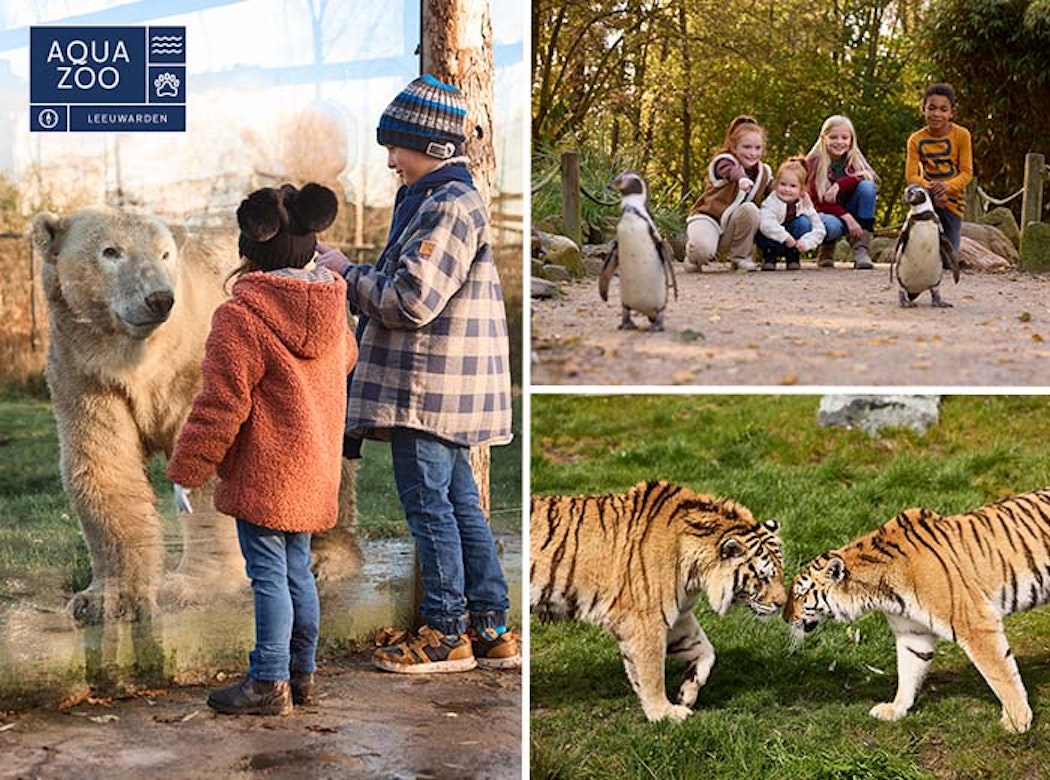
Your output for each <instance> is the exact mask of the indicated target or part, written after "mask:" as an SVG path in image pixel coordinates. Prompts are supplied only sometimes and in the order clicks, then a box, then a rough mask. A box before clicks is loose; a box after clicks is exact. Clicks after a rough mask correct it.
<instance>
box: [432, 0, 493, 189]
mask: <svg viewBox="0 0 1050 780" xmlns="http://www.w3.org/2000/svg"><path fill="white" fill-rule="evenodd" d="M422 51H423V72H424V73H431V74H433V75H434V76H436V77H437V78H439V79H441V80H442V81H444V82H446V83H448V84H453V85H454V86H456V87H459V89H460V90H461V91H462V92H463V97H464V98H465V99H466V101H467V123H466V126H467V142H466V145H465V152H466V155H467V157H469V158H470V169H471V173H472V174H473V176H474V183H475V184H476V185H477V188H478V191H479V192H480V193H481V196H482V197H483V198H484V199H485V203H486V204H490V203H491V200H492V189H493V185H494V183H495V173H496V152H495V147H494V146H493V143H492V95H493V92H492V78H493V71H494V69H495V66H494V63H493V57H492V21H491V19H490V17H489V4H488V0H423V49H422Z"/></svg>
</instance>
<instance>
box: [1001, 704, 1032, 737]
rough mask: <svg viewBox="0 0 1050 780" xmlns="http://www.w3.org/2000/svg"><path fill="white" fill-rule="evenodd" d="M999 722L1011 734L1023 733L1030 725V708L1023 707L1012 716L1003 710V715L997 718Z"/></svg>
mask: <svg viewBox="0 0 1050 780" xmlns="http://www.w3.org/2000/svg"><path fill="white" fill-rule="evenodd" d="M999 724H1000V725H1001V726H1002V727H1003V728H1004V729H1005V730H1006V731H1009V732H1010V733H1011V734H1024V733H1025V732H1026V731H1028V729H1029V728H1031V727H1032V708H1031V707H1025V708H1024V709H1023V710H1022V711H1021V712H1018V713H1015V714H1014V715H1013V716H1012V717H1011V716H1010V715H1009V714H1008V713H1007V712H1006V710H1003V716H1002V717H1001V718H999Z"/></svg>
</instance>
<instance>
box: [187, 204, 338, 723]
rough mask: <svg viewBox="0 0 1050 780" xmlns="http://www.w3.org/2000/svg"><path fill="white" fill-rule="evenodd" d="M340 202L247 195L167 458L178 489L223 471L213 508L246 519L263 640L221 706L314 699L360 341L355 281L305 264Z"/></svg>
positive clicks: (281, 705) (241, 527)
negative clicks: (327, 536) (328, 551)
mask: <svg viewBox="0 0 1050 780" xmlns="http://www.w3.org/2000/svg"><path fill="white" fill-rule="evenodd" d="M336 210H337V202H336V198H335V195H334V193H332V191H331V190H329V189H328V188H326V187H322V186H320V185H317V184H307V185H306V186H305V187H303V189H302V190H296V188H295V187H293V186H291V185H288V184H286V185H284V186H282V187H281V188H280V189H270V188H267V189H263V190H259V191H257V192H253V193H252V194H251V195H249V196H248V198H247V199H246V200H245V201H243V202H242V203H241V205H240V207H239V208H238V209H237V221H238V224H239V225H240V228H241V237H240V253H241V256H242V264H241V266H240V267H239V268H238V269H237V271H235V272H234V276H236V277H237V279H236V282H235V283H234V285H233V291H232V292H233V295H232V298H231V299H230V300H229V301H227V302H226V303H224V304H223V305H221V306H220V307H219V308H218V309H217V310H216V311H215V314H214V316H213V318H212V329H211V333H210V335H209V336H208V341H207V345H206V347H205V354H204V362H203V363H202V369H203V375H204V384H203V387H202V389H201V391H200V393H198V395H197V397H196V398H195V399H194V401H193V408H192V410H191V411H190V415H189V418H188V419H187V421H186V424H185V426H183V429H182V432H181V434H180V435H179V440H178V442H177V443H176V445H175V451H174V452H173V453H172V456H171V460H170V461H169V462H168V476H169V477H170V478H171V480H172V481H173V482H175V483H176V485H179V486H187V487H197V486H199V485H201V484H203V483H204V482H205V481H206V480H207V479H208V478H209V477H210V476H211V475H212V473H216V474H218V477H219V481H218V483H217V485H216V487H215V508H216V509H218V510H219V511H220V512H225V513H226V514H229V515H232V516H234V517H236V518H237V536H238V539H239V540H240V545H241V552H242V553H243V554H244V559H245V564H246V569H247V574H248V577H249V579H250V580H251V583H252V593H253V596H254V604H255V649H254V650H252V652H251V654H250V655H249V666H248V674H247V675H246V676H245V677H244V679H243V680H242V681H240V682H238V683H236V684H234V685H230V686H227V687H225V688H221V689H219V690H216V691H213V692H212V693H211V695H210V696H209V697H208V705H209V706H210V707H212V708H213V709H215V710H217V711H218V712H224V713H244V714H269V715H286V714H288V713H289V712H291V710H292V703H293V702H295V703H300V704H301V703H306V702H308V700H309V699H310V697H311V696H312V694H313V672H314V669H315V654H316V650H317V636H318V625H319V621H320V609H319V604H318V598H317V586H316V584H315V582H314V578H313V575H312V574H311V572H310V535H311V533H315V532H319V531H325V530H328V529H329V528H331V527H332V526H334V525H335V520H336V513H337V510H338V494H339V472H340V460H341V458H342V447H343V435H342V426H341V424H340V421H341V420H342V418H343V414H344V412H345V409H346V375H347V373H348V372H349V370H350V368H352V367H353V364H354V362H355V361H356V359H357V346H356V342H355V341H354V337H353V334H352V333H350V331H349V328H348V326H347V319H346V283H345V282H344V281H343V279H341V278H340V277H339V276H338V275H337V274H333V273H332V272H330V271H328V270H327V269H324V268H313V269H311V270H306V269H305V268H304V266H306V265H307V264H308V263H310V261H311V260H312V259H313V257H314V253H315V248H316V244H317V238H316V235H315V233H316V232H317V231H320V230H323V229H324V228H326V227H328V226H329V225H330V224H331V223H332V221H333V220H334V219H335V215H336Z"/></svg>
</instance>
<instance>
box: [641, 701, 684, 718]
mask: <svg viewBox="0 0 1050 780" xmlns="http://www.w3.org/2000/svg"><path fill="white" fill-rule="evenodd" d="M644 709H645V717H646V718H648V719H649V721H650V722H652V723H655V722H657V721H660V720H665V719H666V720H673V721H683V720H685V719H686V718H688V717H689V716H690V715H692V714H693V710H692V708H691V707H685V706H683V705H681V704H671V702H669V701H667V700H666V699H665V700H664V702H663V704H661V705H658V706H649V707H644Z"/></svg>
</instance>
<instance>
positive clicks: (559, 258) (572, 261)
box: [544, 235, 583, 276]
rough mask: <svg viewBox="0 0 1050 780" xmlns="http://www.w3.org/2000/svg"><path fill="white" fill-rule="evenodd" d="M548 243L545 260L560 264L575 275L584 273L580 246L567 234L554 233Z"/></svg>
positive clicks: (551, 263)
mask: <svg viewBox="0 0 1050 780" xmlns="http://www.w3.org/2000/svg"><path fill="white" fill-rule="evenodd" d="M549 238H550V242H549V244H548V245H547V254H546V255H545V257H544V260H546V262H547V263H548V264H550V265H560V266H561V267H562V268H564V269H566V270H567V271H568V272H569V273H570V274H572V275H573V276H582V275H583V264H582V262H581V259H580V248H579V247H578V246H577V245H576V242H575V241H573V240H572V239H571V238H568V237H567V236H558V235H552V236H550V237H549Z"/></svg>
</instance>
